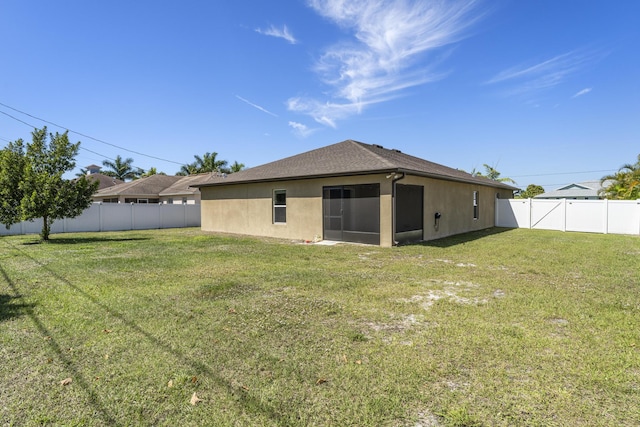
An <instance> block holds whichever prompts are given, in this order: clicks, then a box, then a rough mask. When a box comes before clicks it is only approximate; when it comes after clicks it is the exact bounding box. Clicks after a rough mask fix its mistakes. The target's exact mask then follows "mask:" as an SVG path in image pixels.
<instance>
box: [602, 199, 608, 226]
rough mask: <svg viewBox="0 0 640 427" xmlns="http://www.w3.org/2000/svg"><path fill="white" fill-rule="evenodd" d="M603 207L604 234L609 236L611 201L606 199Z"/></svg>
mask: <svg viewBox="0 0 640 427" xmlns="http://www.w3.org/2000/svg"><path fill="white" fill-rule="evenodd" d="M603 207H604V212H603V214H604V224H602V226H603V229H604V230H603V233H604V234H609V199H604V203H603Z"/></svg>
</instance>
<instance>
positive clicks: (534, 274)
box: [0, 229, 640, 427]
mask: <svg viewBox="0 0 640 427" xmlns="http://www.w3.org/2000/svg"><path fill="white" fill-rule="evenodd" d="M36 239H37V238H36V237H35V236H12V237H1V238H0V381H1V383H0V424H1V425H3V426H4V425H9V426H12V425H15V426H18V425H19V426H22V425H27V426H30V425H52V426H53V425H56V426H57V425H66V426H76V425H77V426H80V425H82V426H85V425H89V426H91V425H95V426H103V425H104V426H106V425H166V426H176V425H180V426H206V425H211V426H236V425H237V426H245V425H257V426H260V425H265V426H271V425H273V426H288V425H290V426H298V425H301V426H310V425H318V426H324V425H334V426H400V427H404V426H409V427H414V426H576V425H589V426H624V425H638V423H639V422H640V239H639V238H638V237H633V236H613V235H597V234H582V233H561V232H546V231H537V230H508V231H507V230H504V229H494V230H488V231H483V232H478V233H471V234H467V235H463V236H456V237H452V238H448V239H443V240H440V241H435V242H431V243H429V244H424V245H415V246H404V247H398V248H390V249H385V248H379V247H373V246H359V245H338V246H333V247H327V246H317V245H302V244H297V243H295V242H288V241H276V240H270V239H253V238H243V237H232V236H222V235H215V234H207V233H203V232H201V231H199V230H196V229H186V230H165V231H158V230H152V231H139V232H124V233H99V234H98V233H87V234H65V235H54V236H52V240H51V241H50V243H43V244H34V243H35V242H36ZM66 378H71V380H72V382H71V383H70V384H67V385H62V384H61V382H62V381H63V380H64V379H66ZM194 393H196V394H197V397H198V398H199V399H201V401H200V402H198V403H197V404H196V405H192V404H191V403H190V400H191V398H192V396H193V394H194Z"/></svg>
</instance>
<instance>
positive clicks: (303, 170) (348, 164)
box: [195, 140, 516, 190]
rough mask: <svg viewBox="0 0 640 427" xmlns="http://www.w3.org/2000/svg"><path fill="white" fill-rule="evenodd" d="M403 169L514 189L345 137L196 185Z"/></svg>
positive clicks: (420, 173)
mask: <svg viewBox="0 0 640 427" xmlns="http://www.w3.org/2000/svg"><path fill="white" fill-rule="evenodd" d="M383 172H386V173H388V172H404V173H407V174H411V175H421V176H429V177H434V178H440V179H445V180H452V181H461V182H470V183H476V184H482V185H490V186H492V187H499V188H505V189H509V190H515V189H516V188H515V187H512V186H510V185H507V184H503V183H500V182H497V181H493V180H490V179H487V178H484V177H477V176H473V175H471V174H469V173H467V172H464V171H461V170H458V169H453V168H450V167H447V166H443V165H440V164H437V163H433V162H430V161H427V160H423V159H420V158H418V157H414V156H410V155H408V154H404V153H402V152H400V151H399V150H390V149H386V148H383V147H382V146H380V145H372V144H365V143H362V142H358V141H353V140H346V141H343V142H339V143H337V144H333V145H328V146H326V147H322V148H318V149H316V150H311V151H307V152H306V153H302V154H298V155H295V156H292V157H287V158H285V159H282V160H277V161H275V162H271V163H267V164H264V165H261V166H256V167H254V168H250V169H245V170H242V171H240V172H235V173H233V174H230V175H228V176H226V177H217V176H212V177H211V179H210V180H209V181H208V182H204V183H200V184H197V185H195V186H197V187H209V186H215V185H228V184H240V183H248V182H262V181H278V180H287V179H305V178H318V177H328V176H348V175H363V174H370V173H383Z"/></svg>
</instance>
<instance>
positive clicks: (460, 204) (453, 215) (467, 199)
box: [398, 176, 511, 240]
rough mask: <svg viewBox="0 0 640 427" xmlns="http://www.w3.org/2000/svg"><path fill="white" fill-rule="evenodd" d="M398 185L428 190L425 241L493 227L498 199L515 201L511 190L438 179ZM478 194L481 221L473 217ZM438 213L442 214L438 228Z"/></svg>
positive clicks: (411, 178) (405, 181)
mask: <svg viewBox="0 0 640 427" xmlns="http://www.w3.org/2000/svg"><path fill="white" fill-rule="evenodd" d="M398 183H399V184H412V185H422V186H424V210H423V214H424V223H423V226H424V233H423V235H424V240H433V239H439V238H442V237H446V236H451V235H453V234H460V233H466V232H469V231H474V230H482V229H485V228H489V227H493V226H494V223H495V199H496V195H497V194H498V193H500V197H501V198H509V197H511V192H510V191H509V190H500V189H496V188H493V187H487V186H483V185H477V184H468V183H462V182H455V181H445V180H440V179H434V178H424V177H416V176H408V177H406V178H404V179H403V180H401V181H398ZM474 191H478V193H479V199H478V200H479V204H478V206H479V212H478V218H477V219H474V217H473V192H474ZM436 212H440V214H441V217H440V219H439V220H438V222H437V224H436V222H435V218H434V215H435V213H436Z"/></svg>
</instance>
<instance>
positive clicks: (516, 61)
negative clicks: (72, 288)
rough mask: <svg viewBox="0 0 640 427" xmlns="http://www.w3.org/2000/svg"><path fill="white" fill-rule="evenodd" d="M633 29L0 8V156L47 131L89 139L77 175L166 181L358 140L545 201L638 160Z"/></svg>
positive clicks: (436, 11) (364, 0)
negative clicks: (104, 167)
mask: <svg viewBox="0 0 640 427" xmlns="http://www.w3.org/2000/svg"><path fill="white" fill-rule="evenodd" d="M274 5H275V6H274ZM639 17H640V2H639V1H636V0H617V1H613V2H611V1H603V0H589V1H584V0H562V1H558V0H535V1H534V0H530V1H527V0H491V1H488V0H487V1H480V0H460V1H456V0H449V1H445V0H441V1H426V0H425V1H411V0H404V1H393V0H377V1H374V0H352V1H345V0H278V1H276V2H266V1H262V0H260V1H258V0H234V1H215V2H214V1H196V0H192V1H186V2H185V1H175V0H174V1H160V0H153V1H150V0H139V1H135V2H132V1H120V0H111V1H108V2H91V1H85V0H62V1H57V2H52V1H48V0H2V2H1V3H0V40H2V42H0V58H2V59H3V61H2V63H3V64H2V67H1V68H0V104H1V105H0V146H4V145H6V143H7V142H8V141H12V140H15V139H18V138H23V139H25V140H28V139H30V131H31V130H32V129H33V126H37V127H41V126H43V125H45V124H46V123H45V122H44V121H42V120H46V121H48V122H51V123H55V124H57V125H60V126H61V127H56V126H54V125H52V124H49V125H48V127H49V130H51V131H64V130H65V129H70V130H71V131H72V132H75V133H71V134H70V136H71V139H72V140H73V141H78V140H79V141H82V145H81V147H82V150H81V151H80V154H79V155H78V157H77V166H78V169H79V168H80V167H84V166H86V165H89V164H91V163H95V164H101V162H102V160H104V159H112V158H114V157H115V156H116V155H118V154H120V155H122V156H123V157H132V158H133V159H134V160H135V165H136V166H138V167H141V168H143V169H147V168H149V167H152V166H153V167H156V168H157V169H158V170H159V171H164V172H166V173H169V174H173V173H175V172H177V171H178V170H179V169H180V164H183V163H189V162H191V161H193V155H195V154H198V155H202V154H204V153H205V152H214V151H215V152H217V153H218V158H221V159H225V160H228V161H230V162H233V161H234V160H237V161H239V162H241V163H244V164H245V165H246V166H248V167H250V166H257V165H259V164H263V163H267V162H270V161H273V160H277V159H280V158H283V157H287V156H291V155H294V154H298V153H301V152H304V151H308V150H311V149H314V148H319V147H322V146H325V145H329V144H333V143H336V142H340V141H343V140H345V139H355V140H358V141H362V142H366V143H371V144H380V145H383V146H384V147H387V148H397V149H400V150H401V151H403V152H405V153H408V154H411V155H415V156H418V157H422V158H424V159H428V160H431V161H434V162H437V163H441V164H444V165H447V166H450V167H455V168H459V169H463V170H466V171H472V170H473V169H474V168H475V169H476V170H483V166H482V165H483V164H484V163H487V164H489V165H491V166H494V167H496V168H497V169H498V170H499V171H500V172H501V173H502V176H508V177H512V178H513V179H515V180H516V181H517V183H518V186H519V187H522V188H524V187H526V186H527V185H528V184H531V183H535V184H540V185H543V186H545V188H547V189H553V188H556V187H558V186H560V185H562V184H565V183H570V182H578V181H585V180H590V179H599V178H600V177H602V176H603V175H604V174H606V173H608V172H612V171H614V170H616V169H617V168H618V167H620V166H621V165H622V164H624V163H631V162H633V161H635V159H636V156H637V155H638V154H639V153H640V82H639V80H640V79H639V78H640V48H639V46H640V18H639ZM10 116H12V117H10ZM23 122H26V123H27V124H25V123H23ZM125 149H126V150H130V151H126V150H125Z"/></svg>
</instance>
